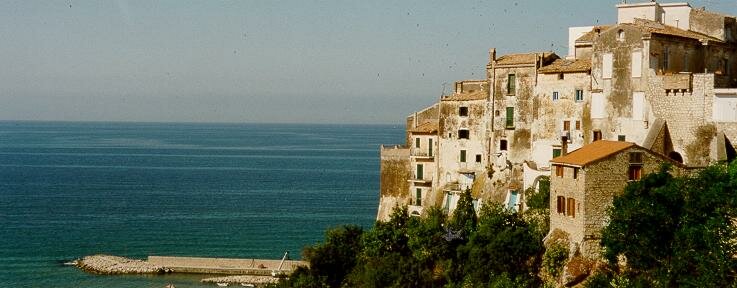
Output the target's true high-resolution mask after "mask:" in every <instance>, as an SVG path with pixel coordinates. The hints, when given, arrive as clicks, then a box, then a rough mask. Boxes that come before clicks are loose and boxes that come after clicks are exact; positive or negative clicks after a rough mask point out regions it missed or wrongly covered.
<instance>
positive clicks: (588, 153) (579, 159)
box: [550, 140, 635, 166]
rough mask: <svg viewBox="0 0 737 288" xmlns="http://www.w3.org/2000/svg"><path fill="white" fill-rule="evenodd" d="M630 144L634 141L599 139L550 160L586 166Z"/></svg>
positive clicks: (632, 144) (630, 145) (633, 144)
mask: <svg viewBox="0 0 737 288" xmlns="http://www.w3.org/2000/svg"><path fill="white" fill-rule="evenodd" d="M632 146H635V143H631V142H622V141H608V140H599V141H594V142H592V143H591V144H588V145H585V146H583V147H581V148H579V149H576V150H574V151H573V152H570V153H568V154H567V155H565V156H560V157H556V158H553V160H550V162H551V163H558V164H571V165H576V166H586V165H588V164H590V163H593V162H595V161H597V160H601V159H604V158H606V157H608V156H610V155H613V154H615V153H617V152H619V151H622V150H624V149H627V148H630V147H632Z"/></svg>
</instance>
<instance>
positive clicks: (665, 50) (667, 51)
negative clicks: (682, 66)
mask: <svg viewBox="0 0 737 288" xmlns="http://www.w3.org/2000/svg"><path fill="white" fill-rule="evenodd" d="M661 68H662V69H663V70H668V69H670V49H669V48H668V47H667V46H666V47H665V48H663V66H662V67H661Z"/></svg>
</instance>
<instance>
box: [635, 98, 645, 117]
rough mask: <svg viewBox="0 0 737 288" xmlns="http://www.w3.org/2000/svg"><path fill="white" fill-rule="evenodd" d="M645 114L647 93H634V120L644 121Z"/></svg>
mask: <svg viewBox="0 0 737 288" xmlns="http://www.w3.org/2000/svg"><path fill="white" fill-rule="evenodd" d="M644 114H645V92H632V120H642V119H643V118H644V116H645V115H644Z"/></svg>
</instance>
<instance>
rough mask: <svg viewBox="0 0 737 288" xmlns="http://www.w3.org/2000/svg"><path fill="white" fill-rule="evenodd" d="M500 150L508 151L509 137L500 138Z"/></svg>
mask: <svg viewBox="0 0 737 288" xmlns="http://www.w3.org/2000/svg"><path fill="white" fill-rule="evenodd" d="M499 150H500V151H507V139H502V140H499Z"/></svg>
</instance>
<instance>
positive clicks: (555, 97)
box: [553, 91, 558, 101]
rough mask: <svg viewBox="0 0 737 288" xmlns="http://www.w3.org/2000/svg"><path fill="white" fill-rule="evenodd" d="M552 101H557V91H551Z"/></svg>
mask: <svg viewBox="0 0 737 288" xmlns="http://www.w3.org/2000/svg"><path fill="white" fill-rule="evenodd" d="M553 100H554V101H555V100H558V91H553Z"/></svg>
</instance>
